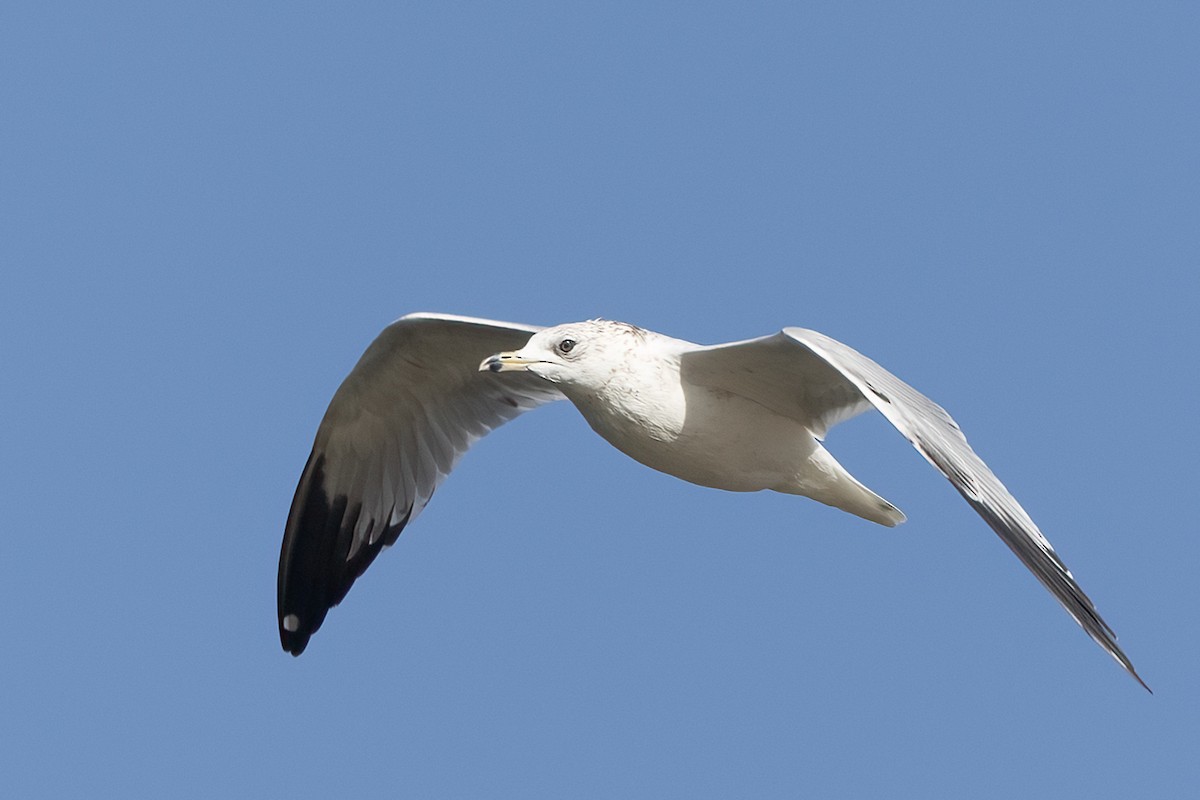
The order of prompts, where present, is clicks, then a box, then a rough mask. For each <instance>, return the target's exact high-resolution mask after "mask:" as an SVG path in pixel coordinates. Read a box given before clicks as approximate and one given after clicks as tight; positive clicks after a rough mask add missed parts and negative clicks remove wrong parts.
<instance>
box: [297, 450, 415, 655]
mask: <svg viewBox="0 0 1200 800" xmlns="http://www.w3.org/2000/svg"><path fill="white" fill-rule="evenodd" d="M361 514H362V504H361V503H360V502H355V503H354V504H353V505H351V504H350V501H349V498H347V497H346V495H344V494H339V495H337V496H336V497H333V498H332V499H331V498H330V497H329V493H328V491H327V482H326V472H325V455H324V454H323V453H322V454H318V452H317V451H316V450H315V449H314V450H313V453H312V455H310V456H309V458H308V463H307V464H306V465H305V467H304V472H303V473H302V474H301V476H300V484H299V485H298V486H297V487H296V496H295V498H294V499H293V500H292V508H291V511H290V512H289V514H288V520H287V525H286V527H285V528H284V534H283V546H282V548H281V549H280V553H279V582H278V597H277V609H276V611H277V618H278V622H279V641H280V644H281V645H282V646H283V649H284V650H285V651H286V652H288V653H291V654H292V655H293V656H298V655H300V654H301V653H303V652H304V649H305V648H306V647H308V640H309V639H310V638H311V637H312V635H313V634H314V633H316V632H317V630H318V629H320V627H321V623H323V622H324V621H325V615H326V614H327V613H328V612H329V609H331V608H333V607H334V606H336V605H337V604H338V603H340V602H341V601H342V599H343V598H344V597H345V596H346V592H348V591H350V587H351V586H353V585H354V581H355V580H356V579H357V578H358V576H359V575H362V574H363V572H364V571H365V570H366V568H367V567H368V566H370V564H371V562H372V561H374V560H375V557H376V556H377V555H379V553H380V552H382V550H383V548H385V547H387V546H389V545H391V544H394V543H395V541H396V537H398V536H399V535H400V532H401V531H402V530H404V526H405V525H407V524H408V520H409V518H410V517H411V516H412V508H411V507H410V508H409V509H408V512H407V513H406V514H405V515H404V518H403V519H401V520H400V521H399V522H398V523H396V524H395V525H388V524H387V523H386V520H384V521H380V520H376V519H375V518H374V517H372V518H370V519H369V520H368V521H367V525H366V527H365V529H364V533H363V535H364V536H365V538H366V541H362V542H360V543H359V545H358V547H357V549H355V551H354V555H353V556H351V555H350V551H351V549H352V546H353V544H354V532H355V529H356V527H357V526H358V522H359V517H360V516H361ZM380 524H382V525H383V526H384V528H383V530H382V531H381V532H380V533H379V534H378V535H373V533H374V531H375V528H376V526H377V525H380ZM372 539H374V541H371V540H372Z"/></svg>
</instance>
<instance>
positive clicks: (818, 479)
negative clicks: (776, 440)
mask: <svg viewBox="0 0 1200 800" xmlns="http://www.w3.org/2000/svg"><path fill="white" fill-rule="evenodd" d="M771 488H772V489H774V490H775V491H777V492H783V493H785V494H799V495H803V496H805V497H809V498H812V499H813V500H816V501H817V502H818V503H824V504H825V505H827V506H833V507H834V508H840V509H841V510H842V511H848V512H849V513H851V514H854V515H855V516H858V517H862V518H863V519H866V520H870V521H871V522H878V523H879V524H880V525H886V526H888V527H889V528H892V527H895V526H896V525H899V524H900V523H901V522H904V520H905V516H904V512H902V511H901V510H900V509H898V508H896V507H895V506H894V505H892V504H891V503H889V502H888V501H887V500H884V499H883V498H882V497H880V496H879V495H877V494H875V493H874V492H872V491H871V490H870V489H868V488H867V487H866V486H863V485H862V484H861V483H859V482H858V479H857V478H855V477H854V476H853V475H851V474H850V473H849V472H847V471H846V468H845V467H843V466H842V465H841V464H839V463H838V461H837V459H836V458H834V457H833V456H832V455H831V454H830V452H829V451H828V450H826V449H825V448H824V447H822V446H821V445H820V444H818V445H817V448H816V450H814V451H813V453H812V455H811V456H809V457H808V460H807V461H805V462H804V466H803V467H802V469H801V471H800V472H799V473H798V474H797V475H796V477H795V478H794V479H793V481H792V482H791V483H788V484H782V485H779V486H773V487H771Z"/></svg>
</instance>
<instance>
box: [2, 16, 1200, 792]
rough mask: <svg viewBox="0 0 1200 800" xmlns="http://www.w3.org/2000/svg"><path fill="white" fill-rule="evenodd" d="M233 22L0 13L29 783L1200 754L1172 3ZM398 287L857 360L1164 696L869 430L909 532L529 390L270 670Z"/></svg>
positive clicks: (1189, 56)
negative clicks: (319, 440) (802, 331)
mask: <svg viewBox="0 0 1200 800" xmlns="http://www.w3.org/2000/svg"><path fill="white" fill-rule="evenodd" d="M100 5H103V8H100V7H99V6H100ZM247 5H248V4H245V3H204V4H198V5H197V6H196V7H195V8H190V9H184V8H181V7H180V6H179V5H178V4H161V3H139V4H129V5H122V4H114V3H107V4H92V3H79V4H72V3H20V2H18V3H13V2H10V3H6V4H5V7H4V9H3V11H0V70H2V76H0V261H2V268H3V276H4V281H3V287H4V289H3V300H4V302H3V307H4V312H3V314H0V359H2V361H0V363H2V364H3V372H4V378H3V382H2V383H0V408H2V410H3V421H2V422H0V453H2V454H3V458H2V459H0V486H2V487H3V490H2V491H3V497H4V500H5V512H4V514H3V522H0V528H2V531H0V534H2V535H0V571H2V573H3V578H2V580H0V600H2V605H3V609H4V611H3V625H2V628H3V640H4V642H3V646H2V647H0V740H2V742H3V744H2V745H0V758H2V759H3V762H4V763H3V767H2V768H0V794H3V795H4V796H6V797H65V796H75V797H84V796H86V797H101V796H121V797H127V796H171V797H182V798H189V797H318V796H330V795H334V794H337V795H345V796H362V797H422V798H434V797H450V798H466V797H498V798H535V797H655V798H662V797H673V798H705V797H803V796H810V797H835V798H836V797H972V798H1012V797H1034V798H1037V797H1054V798H1073V797H1089V798H1108V797H1180V796H1184V795H1187V794H1188V793H1190V792H1194V791H1195V789H1196V786H1197V785H1200V761H1198V759H1197V753H1198V752H1200V749H1198V745H1200V648H1198V646H1197V642H1196V636H1195V634H1196V630H1197V617H1198V611H1200V588H1198V581H1197V574H1196V573H1197V566H1198V564H1200V541H1198V537H1197V529H1196V528H1197V525H1196V512H1195V506H1196V501H1197V489H1196V485H1197V478H1198V477H1200V475H1198V469H1197V451H1198V449H1200V437H1198V436H1197V432H1198V431H1197V427H1198V426H1197V423H1196V410H1195V405H1196V398H1197V396H1198V395H1200V381H1198V380H1197V374H1196V355H1195V354H1196V352H1197V344H1198V342H1197V339H1198V332H1200V323H1198V322H1197V316H1196V315H1197V301H1198V300H1200V277H1198V272H1197V268H1198V267H1200V188H1198V187H1200V146H1198V143H1200V55H1198V53H1200V50H1198V49H1197V43H1198V42H1200V12H1198V11H1197V6H1196V5H1195V4H1193V3H1163V4H1158V3H1062V4H1045V3H995V4H962V3H939V4H917V5H913V4H904V5H903V7H901V6H900V5H898V4H893V3H875V4H872V3H863V4H856V3H843V2H837V3H827V4H811V3H778V4H747V3H737V4H733V3H730V4H728V5H714V4H697V3H687V4H673V5H663V4H647V3H619V2H608V3H603V4H593V5H592V7H589V8H581V7H573V6H572V5H571V4H565V3H550V2H547V3H540V4H519V3H495V4H486V5H485V4H468V3H426V4H421V5H415V4H369V5H354V4H344V3H339V4H327V5H314V4H308V3H274V4H255V7H253V8H248V7H247ZM419 310H428V311H443V312H450V313H459V314H468V315H474V316H485V317H493V318H497V319H505V320H513V321H518V322H528V323H538V324H553V323H557V322H564V321H570V320H575V319H581V318H589V317H596V316H604V317H609V318H615V319H621V320H626V321H629V322H633V323H636V324H639V325H643V326H645V327H649V328H653V329H656V330H660V331H663V332H665V333H669V334H671V335H674V336H679V337H682V338H687V339H691V340H693V341H699V342H706V343H707V342H720V341H727V340H732V339H739V338H747V337H751V336H757V335H762V334H766V333H770V332H773V331H775V330H777V329H779V328H780V327H782V326H785V325H800V326H804V327H810V328H815V329H817V330H820V331H822V332H825V333H827V334H830V335H832V336H834V337H836V338H839V339H842V340H843V341H846V342H847V343H849V344H851V345H852V346H854V347H856V348H858V349H859V350H861V351H863V352H864V353H866V354H868V355H870V356H871V357H873V358H875V359H876V360H878V361H880V362H881V363H882V364H884V365H885V366H887V367H888V368H890V369H892V370H893V371H895V372H896V373H897V374H899V375H900V376H901V377H902V378H904V379H906V380H908V381H909V382H911V383H913V384H914V385H915V386H917V387H918V388H919V389H921V390H923V391H924V392H926V393H928V394H929V395H931V396H932V397H933V398H934V399H935V400H937V401H938V402H940V403H941V404H942V405H944V406H946V407H947V408H948V409H949V410H950V411H951V413H953V414H954V415H955V416H956V418H957V419H958V421H959V422H960V423H961V425H962V426H963V428H964V429H965V430H966V432H967V434H968V436H969V437H970V439H971V442H972V443H973V444H974V445H975V447H976V449H977V450H978V451H979V453H980V454H981V455H982V456H983V457H984V459H986V460H987V461H988V463H989V464H990V465H991V466H992V467H993V469H994V470H995V471H996V472H997V474H998V475H999V476H1000V477H1001V479H1002V480H1004V481H1005V483H1006V484H1007V485H1008V486H1009V488H1010V489H1012V491H1013V492H1014V494H1015V495H1016V496H1017V497H1018V498H1019V499H1020V500H1021V501H1022V503H1024V505H1025V506H1026V508H1027V509H1028V510H1029V511H1030V513H1031V514H1032V516H1033V517H1034V519H1036V520H1037V521H1038V522H1039V524H1040V525H1041V527H1042V529H1043V530H1044V531H1045V532H1046V533H1047V535H1048V536H1049V537H1050V539H1051V540H1052V541H1053V542H1054V543H1055V545H1056V546H1057V547H1058V550H1059V552H1060V553H1061V554H1062V556H1063V557H1064V559H1065V560H1066V562H1067V564H1068V565H1069V566H1070V567H1071V568H1072V569H1073V571H1074V572H1075V575H1076V576H1077V577H1078V578H1079V580H1080V582H1081V583H1082V585H1083V586H1084V588H1085V589H1086V591H1087V592H1088V593H1089V594H1090V595H1091V596H1092V598H1093V599H1094V600H1095V601H1096V603H1097V605H1098V606H1099V608H1100V611H1101V613H1102V614H1103V615H1104V616H1105V618H1106V619H1107V620H1108V622H1109V623H1110V624H1111V625H1112V626H1113V627H1114V628H1115V629H1116V630H1117V632H1118V633H1119V635H1120V637H1121V643H1122V645H1123V646H1124V647H1125V649H1126V651H1127V652H1128V653H1129V655H1130V657H1131V658H1132V659H1133V661H1134V663H1135V664H1136V665H1137V666H1138V668H1139V670H1140V671H1141V673H1142V675H1143V676H1144V677H1145V679H1146V681H1147V682H1148V683H1149V684H1150V685H1151V686H1152V687H1153V688H1154V690H1155V694H1154V695H1153V696H1151V695H1149V694H1147V693H1146V692H1145V691H1143V690H1142V689H1141V688H1140V687H1139V686H1138V685H1137V684H1136V683H1135V682H1134V681H1133V680H1131V679H1130V678H1129V677H1128V676H1126V675H1125V674H1123V673H1122V671H1121V670H1120V669H1119V668H1118V667H1117V665H1116V664H1115V663H1113V662H1112V660H1111V659H1109V658H1108V657H1107V656H1106V655H1105V654H1104V653H1103V652H1102V651H1101V650H1100V649H1099V648H1098V647H1096V646H1095V645H1094V644H1093V643H1092V642H1091V641H1089V640H1088V638H1087V637H1086V636H1085V635H1084V634H1083V633H1082V632H1081V631H1080V630H1079V629H1078V627H1077V626H1076V625H1075V623H1074V622H1072V621H1071V619H1070V618H1069V617H1068V616H1067V615H1066V614H1065V613H1064V612H1063V611H1062V610H1061V609H1060V608H1059V607H1058V605H1057V604H1056V603H1055V602H1054V600H1053V599H1052V598H1051V597H1050V596H1049V595H1048V594H1047V593H1046V592H1045V591H1044V590H1043V589H1042V588H1041V586H1040V585H1039V584H1038V583H1037V582H1036V581H1035V580H1034V579H1033V578H1032V577H1031V576H1030V575H1029V574H1028V573H1026V571H1025V570H1024V569H1023V568H1022V567H1021V565H1020V564H1019V563H1018V562H1017V561H1016V559H1015V558H1013V556H1012V555H1011V554H1010V553H1009V552H1008V550H1007V549H1006V548H1005V547H1004V546H1003V545H1002V544H1001V542H1000V541H999V540H998V539H997V538H996V537H995V536H994V535H993V534H992V532H991V531H990V530H989V529H988V528H987V526H986V525H985V524H984V523H983V522H982V521H981V520H979V519H978V518H977V517H976V516H975V515H974V514H973V512H972V511H971V510H970V509H969V508H968V507H967V506H966V504H965V503H964V502H962V500H961V499H960V498H959V496H958V495H957V493H955V492H954V491H953V489H952V488H951V487H950V485H949V484H948V483H947V482H946V481H944V480H943V479H942V478H941V477H940V476H939V475H937V474H936V473H935V472H934V471H933V470H932V468H930V467H929V466H927V465H926V464H925V462H924V461H923V460H922V459H921V458H920V457H919V456H918V455H917V454H916V453H915V452H914V451H913V450H912V449H911V448H910V447H909V446H908V445H907V444H906V443H905V441H904V440H903V439H902V438H901V437H900V436H898V435H897V434H896V433H895V431H893V430H892V429H891V428H890V427H889V426H888V425H887V424H886V423H885V422H884V421H883V419H882V418H881V417H878V415H869V416H867V417H863V418H860V419H858V420H855V421H853V422H851V423H848V424H847V425H845V426H843V427H840V428H838V429H837V430H835V431H834V432H833V434H832V435H831V437H830V439H829V442H828V444H829V445H830V447H831V449H832V450H833V451H834V453H835V454H837V455H838V456H839V457H840V458H841V459H842V461H843V462H844V463H845V464H847V466H848V467H850V468H851V469H852V470H853V471H854V472H855V473H856V474H857V475H858V476H859V477H860V478H861V479H862V480H863V481H864V482H865V483H867V484H868V485H870V486H871V487H872V488H874V489H875V490H877V491H879V492H880V493H881V494H883V495H884V496H885V497H887V498H888V499H890V500H892V501H893V502H895V503H896V504H898V505H899V506H900V507H901V508H902V509H904V511H905V512H907V514H908V516H909V522H908V523H907V524H906V525H904V526H902V527H900V528H897V529H895V530H888V529H884V528H881V527H878V526H873V525H871V524H869V523H866V522H864V521H862V520H859V519H857V518H854V517H851V516H849V515H846V514H843V513H840V512H836V511H833V510H831V509H828V508H826V507H824V506H821V505H819V504H817V503H814V502H811V501H807V500H804V499H801V498H797V497H789V496H783V495H767V494H753V495H734V494H728V493H722V492H717V491H712V490H706V489H702V488H699V487H695V486H691V485H688V484H685V483H682V482H680V481H677V480H674V479H671V478H668V477H666V476H663V475H660V474H657V473H654V472H651V471H649V470H647V469H645V468H643V467H641V466H640V465H638V464H636V463H634V462H632V461H630V460H629V459H627V458H625V457H624V456H622V455H621V454H619V453H618V452H616V451H615V450H613V449H612V448H611V447H609V446H608V445H607V444H605V443H604V442H603V441H601V440H600V439H599V438H598V437H596V436H595V435H594V434H592V433H591V432H590V430H589V429H588V428H587V426H586V424H585V423H584V422H583V421H582V419H581V418H579V416H578V414H577V412H575V410H574V409H573V408H572V407H571V406H570V405H568V404H557V405H555V406H553V407H549V408H546V409H542V410H540V411H538V412H536V413H533V414H530V415H528V416H525V417H523V418H521V419H519V420H517V421H516V422H514V423H513V424H511V425H509V426H507V427H505V428H503V429H501V430H500V431H498V432H497V433H496V434H494V435H492V436H491V437H488V438H487V439H486V440H484V441H483V442H481V443H480V445H479V446H478V447H477V448H476V449H474V450H473V451H472V452H471V453H470V454H468V455H467V457H466V458H465V459H464V461H463V462H462V464H461V466H460V468H459V470H458V471H457V472H456V473H455V474H454V475H453V476H452V477H451V479H450V480H449V481H447V483H446V484H445V485H444V486H443V487H442V489H441V490H439V492H438V496H437V498H436V499H435V501H434V502H433V503H432V504H431V505H430V507H429V508H428V510H427V511H426V512H425V514H424V515H423V516H422V517H421V519H420V520H419V521H418V522H417V523H416V524H414V525H413V526H412V527H411V528H410V529H409V530H408V531H407V532H406V533H405V534H404V536H403V537H402V538H401V540H400V542H399V543H398V544H397V546H396V547H394V548H392V549H391V550H390V551H388V552H387V553H385V554H384V556H383V557H381V558H380V559H379V561H378V562H377V563H376V564H375V566H374V567H373V568H372V569H371V570H370V571H369V572H368V573H367V575H366V576H365V577H364V578H363V579H362V580H360V581H359V583H358V584H357V585H356V586H355V588H354V590H353V591H352V592H351V593H350V595H349V597H348V598H347V600H346V602H344V603H343V604H342V605H341V606H340V607H338V608H337V609H335V610H334V611H333V612H331V614H330V616H329V618H328V620H327V621H326V624H325V627H324V628H323V629H322V630H321V631H320V632H319V633H318V634H317V635H316V636H315V637H314V639H313V641H312V643H311V645H310V647H309V649H308V651H307V652H306V653H305V654H304V655H303V656H302V657H301V658H299V659H293V658H292V657H290V656H288V655H285V654H284V653H283V652H282V650H281V649H280V647H279V643H278V638H277V634H276V623H275V573H276V566H277V559H278V548H279V543H280V539H281V536H282V530H283V523H284V518H285V516H286V514H287V510H288V505H289V503H290V501H291V497H292V493H293V491H294V489H295V485H296V481H297V479H298V477H299V474H300V470H301V468H302V466H303V464H304V461H305V458H306V457H307V455H308V451H309V447H310V445H311V442H312V436H313V433H314V432H315V430H316V426H317V423H318V421H319V420H320V417H321V414H322V413H323V411H324V409H325V406H326V404H327V403H328V401H329V398H330V396H331V395H332V393H333V391H334V389H335V388H336V387H337V385H338V383H339V382H340V381H341V379H342V378H343V377H344V376H345V374H346V373H347V372H348V371H349V370H350V368H351V367H352V366H353V364H354V362H355V360H356V359H357V358H358V356H359V354H360V353H361V352H362V350H363V348H364V347H365V346H366V345H367V343H368V342H369V341H370V340H371V339H372V338H373V337H374V336H375V334H376V333H377V332H378V331H379V330H380V329H381V328H382V327H383V326H384V325H386V324H387V323H388V322H390V321H391V320H392V319H394V318H395V317H397V316H400V315H401V314H404V313H407V312H410V311H419Z"/></svg>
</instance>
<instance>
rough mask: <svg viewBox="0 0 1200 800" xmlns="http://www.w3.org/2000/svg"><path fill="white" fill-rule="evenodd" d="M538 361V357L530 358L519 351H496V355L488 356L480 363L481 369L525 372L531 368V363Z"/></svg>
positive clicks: (483, 370) (481, 370) (482, 370)
mask: <svg viewBox="0 0 1200 800" xmlns="http://www.w3.org/2000/svg"><path fill="white" fill-rule="evenodd" d="M536 363H538V362H537V360H536V359H529V358H525V357H524V356H522V355H521V354H520V353H517V352H509V353H496V355H494V356H488V357H487V358H485V359H484V360H483V363H481V364H480V365H479V371H480V372H485V371H491V372H524V371H525V370H527V369H529V365H530V364H536Z"/></svg>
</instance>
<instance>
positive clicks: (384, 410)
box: [278, 314, 562, 655]
mask: <svg viewBox="0 0 1200 800" xmlns="http://www.w3.org/2000/svg"><path fill="white" fill-rule="evenodd" d="M538 330H539V329H538V328H536V327H532V326H527V325H515V324H512V323H507V322H495V321H491V320H482V319H472V318H469V317H453V316H449V315H440V314H438V315H434V314H409V315H408V316H405V317H402V318H400V319H399V320H397V321H396V322H394V323H392V324H391V325H389V326H388V327H387V328H385V329H384V330H383V332H382V333H380V334H379V336H378V337H377V338H376V339H375V341H374V342H372V343H371V345H370V346H369V347H368V348H367V350H366V352H365V353H363V356H362V358H361V359H360V360H359V362H358V364H357V365H356V366H355V367H354V369H353V370H352V371H351V372H350V374H349V375H348V376H347V377H346V380H345V381H344V382H343V383H342V385H341V387H339V388H338V390H337V392H336V393H335V394H334V397H333V400H332V401H331V402H330V404H329V409H328V410H327V411H326V412H325V417H324V419H323V420H322V422H321V425H320V427H319V428H318V430H317V435H316V439H315V441H314V444H313V450H312V454H311V455H310V456H309V459H308V463H307V464H306V465H305V468H304V471H303V473H302V474H301V477H300V483H299V485H298V487H297V488H296V495H295V498H294V499H293V501H292V507H291V511H290V513H289V514H288V520H287V525H286V527H285V529H284V538H283V547H282V550H281V552H280V556H279V586H278V590H279V595H278V616H279V636H280V641H281V642H282V644H283V648H284V650H287V651H288V652H290V653H292V654H293V655H300V653H302V652H304V648H305V647H306V646H307V645H308V640H309V638H310V637H311V636H312V634H313V633H315V632H316V630H317V629H318V628H320V627H321V623H322V622H323V621H324V619H325V615H326V613H328V611H329V609H330V608H331V607H333V606H335V605H337V604H338V603H339V602H341V601H342V599H343V598H344V597H345V596H346V593H347V592H348V591H349V590H350V587H351V586H352V585H353V584H354V581H355V580H356V579H357V578H358V577H359V576H360V575H362V574H363V572H364V571H365V570H366V569H367V567H368V566H370V564H371V562H372V561H374V560H375V557H376V556H378V555H379V553H380V552H381V551H382V550H383V549H384V548H385V547H388V546H390V545H391V544H393V543H394V542H395V541H396V538H397V537H398V536H399V535H400V532H401V531H402V530H403V529H404V527H405V526H406V525H407V524H408V523H410V522H411V521H412V520H413V519H415V518H416V517H417V515H418V514H420V512H421V510H422V509H423V508H424V507H425V504H426V503H428V502H429V498H430V497H431V496H432V495H433V492H434V490H435V489H436V488H437V486H438V484H440V483H441V482H442V480H444V479H445V477H446V476H447V475H448V474H449V473H450V471H451V470H452V469H453V468H454V466H455V464H456V463H457V462H458V459H459V458H460V457H462V455H463V453H465V452H466V451H467V449H468V448H469V447H470V446H471V444H473V443H474V442H475V441H477V440H478V439H479V438H481V437H482V436H484V435H486V434H487V433H488V432H489V431H491V430H493V429H495V428H496V427H498V426H500V425H502V424H504V423H505V422H507V421H509V420H511V419H513V418H515V417H517V416H518V415H520V414H521V413H523V412H525V411H528V410H529V409H532V408H535V407H537V406H539V405H541V404H543V403H546V402H550V401H553V400H557V399H560V398H561V397H562V395H561V394H560V393H559V392H558V390H557V389H555V388H553V387H552V386H551V385H550V384H547V383H545V382H544V381H541V380H540V379H539V378H537V377H535V376H533V375H525V374H516V375H514V374H509V375H505V376H504V377H503V378H500V377H499V376H496V375H493V374H492V373H488V372H479V371H478V367H479V362H480V361H482V360H483V359H484V358H486V357H487V356H489V355H491V354H493V353H496V352H499V351H501V350H512V349H516V348H518V347H520V346H521V345H523V344H524V343H525V342H526V341H527V340H528V339H529V337H530V336H531V335H533V334H534V333H536V332H537V331H538Z"/></svg>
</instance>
